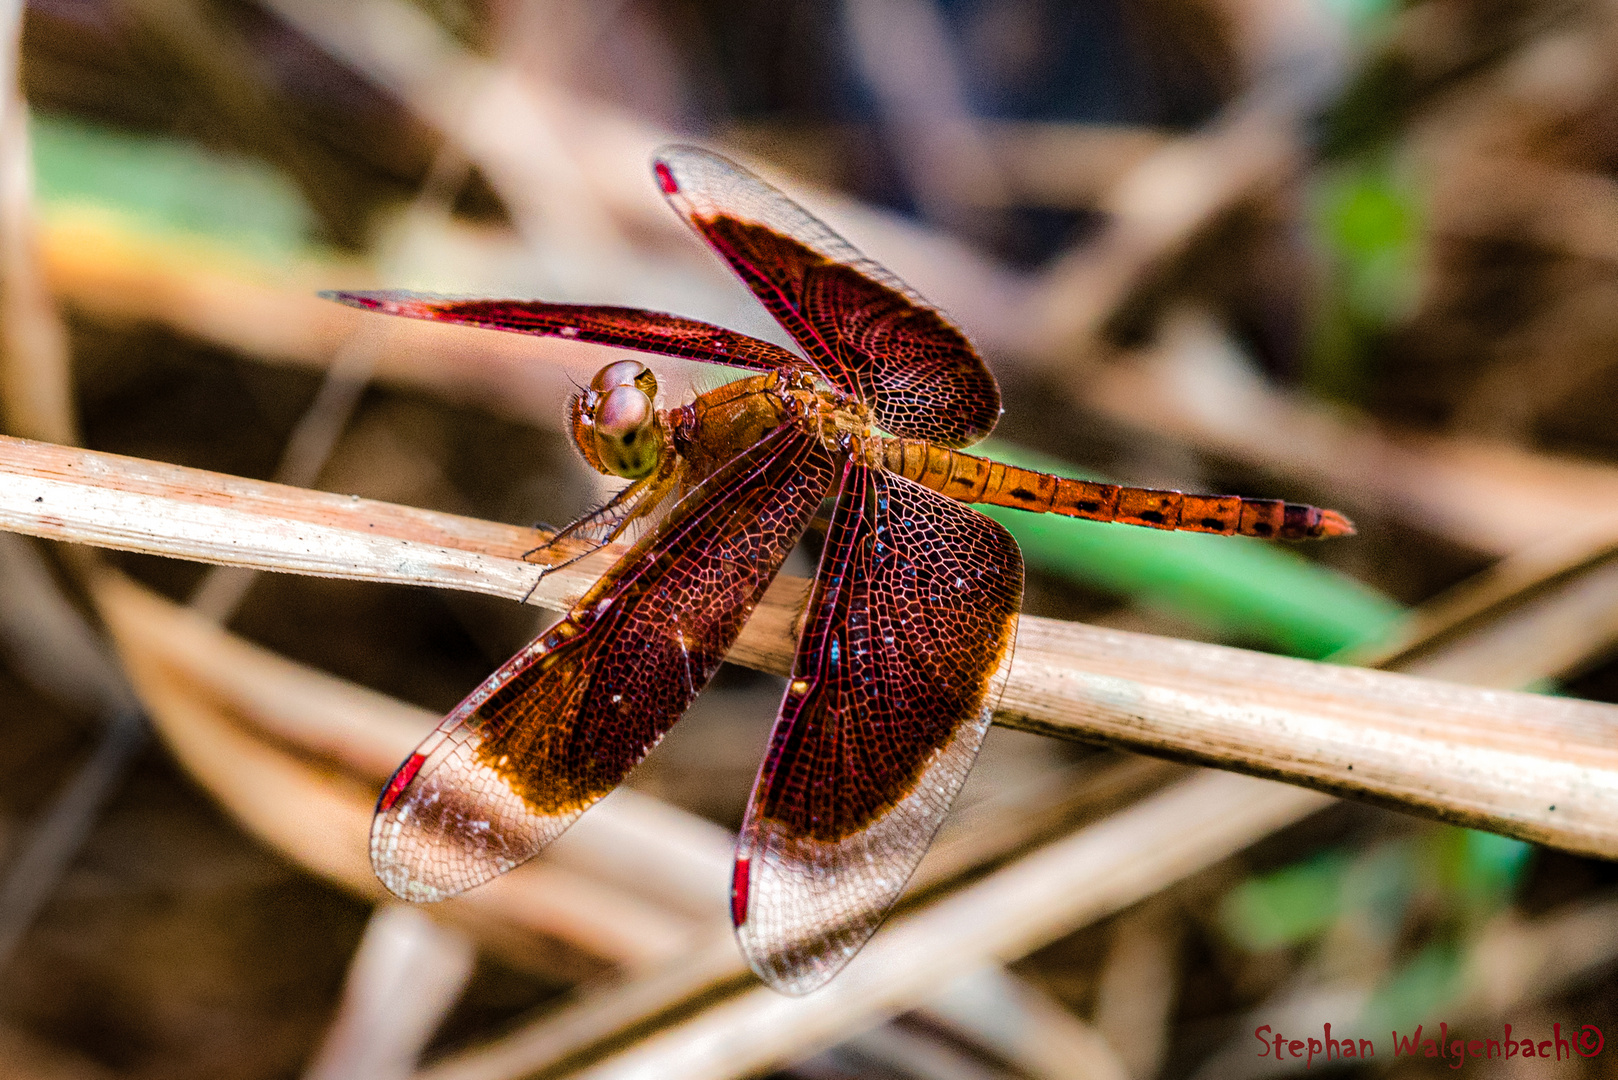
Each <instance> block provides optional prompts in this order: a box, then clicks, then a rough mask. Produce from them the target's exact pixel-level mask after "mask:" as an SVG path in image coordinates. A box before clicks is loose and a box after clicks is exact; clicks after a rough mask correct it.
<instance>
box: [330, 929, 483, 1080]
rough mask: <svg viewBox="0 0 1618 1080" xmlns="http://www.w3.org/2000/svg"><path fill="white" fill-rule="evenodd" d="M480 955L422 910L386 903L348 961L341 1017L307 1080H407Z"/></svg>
mask: <svg viewBox="0 0 1618 1080" xmlns="http://www.w3.org/2000/svg"><path fill="white" fill-rule="evenodd" d="M476 959H477V950H476V949H475V947H474V946H473V943H472V941H471V940H470V939H469V938H468V937H467V936H466V935H465V934H463V933H461V932H460V931H458V930H454V929H452V928H449V927H445V926H441V925H439V924H438V923H436V922H435V921H434V920H433V919H432V918H431V917H430V916H428V915H427V913H426V912H424V911H423V910H422V909H421V908H417V907H412V906H410V905H408V904H384V905H381V906H379V907H378V908H377V909H376V911H375V912H374V913H373V914H372V916H371V921H370V923H369V924H368V925H367V926H366V928H365V935H364V936H363V937H362V938H361V939H360V945H359V948H358V949H357V950H355V953H354V958H353V959H352V960H351V961H350V962H349V968H348V977H347V979H346V980H344V984H343V997H342V1000H341V1003H340V1004H339V1005H338V1007H337V1012H336V1018H335V1020H334V1021H333V1023H332V1025H331V1027H330V1028H328V1029H327V1031H326V1035H325V1038H324V1039H323V1040H322V1041H321V1045H320V1048H319V1049H318V1050H317V1051H316V1052H315V1054H314V1056H313V1058H312V1059H311V1060H310V1062H309V1065H308V1066H307V1068H306V1069H305V1070H304V1073H303V1080H403V1078H404V1077H408V1076H409V1075H410V1073H411V1072H412V1071H413V1070H414V1069H415V1067H416V1060H417V1059H418V1058H419V1057H420V1056H421V1052H422V1050H423V1049H424V1048H425V1047H426V1046H427V1043H428V1042H429V1041H430V1040H431V1039H432V1037H433V1032H435V1031H437V1030H438V1027H439V1025H440V1024H441V1023H442V1022H443V1020H444V1017H446V1016H447V1015H449V1011H450V1010H451V1009H453V1008H454V1007H455V1003H456V1002H457V1001H459V1000H460V998H461V995H462V994H463V993H464V992H465V990H466V984H467V981H468V980H470V979H471V977H472V968H473V964H474V963H475V961H476Z"/></svg>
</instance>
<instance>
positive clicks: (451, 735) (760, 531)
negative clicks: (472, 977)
mask: <svg viewBox="0 0 1618 1080" xmlns="http://www.w3.org/2000/svg"><path fill="white" fill-rule="evenodd" d="M834 473H835V464H834V463H833V461H832V459H831V457H830V456H829V454H828V453H827V451H826V450H825V449H823V448H822V447H821V445H820V443H819V442H818V440H815V439H813V438H812V437H810V436H809V435H807V434H805V433H804V432H803V431H802V430H801V429H799V428H797V427H796V426H795V425H787V426H783V427H781V428H777V429H776V430H775V431H774V432H772V433H771V434H769V435H767V436H765V437H764V438H763V439H762V440H760V441H759V442H758V443H757V444H755V445H754V446H753V447H752V448H751V449H749V450H747V451H744V452H743V453H741V454H738V455H737V456H736V457H734V458H732V459H731V460H730V461H729V462H728V463H726V465H724V466H723V467H722V468H720V469H719V470H718V471H716V472H715V473H714V474H713V475H711V476H710V477H708V479H706V480H705V481H703V482H702V483H701V484H700V485H698V486H697V487H696V488H695V489H694V490H693V491H692V492H691V493H690V494H689V495H687V496H686V497H685V498H684V499H682V500H681V501H680V503H679V504H678V505H677V506H676V507H675V508H674V509H673V510H672V511H671V512H670V514H669V516H668V517H667V518H666V519H665V520H664V521H663V522H662V523H661V524H660V525H659V526H658V527H657V528H656V529H655V530H653V531H652V532H650V533H648V534H647V535H646V536H645V537H643V538H642V539H641V541H640V542H639V543H637V544H636V545H635V546H634V547H633V548H632V549H630V551H629V552H628V553H627V554H626V555H625V556H624V557H623V558H622V559H621V560H619V562H618V563H617V564H615V565H614V566H613V568H612V569H611V570H610V571H608V572H607V574H606V575H605V576H604V577H602V579H601V580H600V581H598V582H597V583H596V584H595V586H593V587H592V588H591V590H590V591H589V592H588V593H587V594H586V595H585V596H584V597H583V599H581V600H580V601H579V603H578V604H577V605H576V606H575V607H574V608H573V610H572V611H570V612H569V613H568V614H567V616H566V617H565V618H564V619H562V621H561V622H559V623H557V624H556V625H555V626H553V627H551V629H550V630H548V631H546V633H545V634H543V635H542V636H540V637H539V638H538V639H537V640H535V641H534V642H533V643H532V644H530V645H529V646H528V647H527V648H526V649H524V650H523V651H522V652H520V653H518V654H517V655H516V656H514V657H512V658H511V659H510V660H509V661H507V662H506V664H505V665H504V666H503V667H501V668H500V670H499V671H497V672H495V673H494V674H493V675H492V676H490V677H489V679H488V680H487V681H486V682H484V684H483V685H482V686H480V687H478V688H477V689H476V690H475V691H473V692H472V694H471V695H470V696H468V697H467V699H466V700H465V701H464V702H462V703H461V705H460V706H459V707H458V708H456V710H455V711H454V712H452V713H450V715H449V716H448V717H447V718H445V720H444V722H443V723H442V724H441V725H439V728H438V730H437V731H435V732H434V733H433V734H432V735H430V736H429V737H428V738H427V740H426V741H425V742H423V743H422V745H421V746H420V747H419V748H418V749H417V751H416V752H415V753H414V754H412V755H411V756H410V758H409V759H407V760H406V761H405V763H404V765H402V766H401V767H400V769H399V771H398V772H397V773H396V774H395V775H394V778H393V780H392V781H391V782H390V783H389V784H388V787H387V789H386V790H385V791H384V792H383V795H382V798H381V800H380V801H379V803H378V806H377V814H376V818H375V820H374V822H373V823H372V827H371V862H372V865H373V867H374V868H375V870H376V874H377V877H379V878H380V879H381V880H382V882H383V884H384V885H386V886H387V887H388V889H389V890H390V891H392V892H393V893H394V894H395V895H397V896H399V897H401V898H403V899H406V900H437V899H441V898H443V897H446V896H452V895H454V894H455V893H458V892H461V891H463V890H465V889H469V888H471V887H472V886H474V885H477V884H479V883H481V882H483V881H486V880H488V879H489V878H491V877H494V876H496V875H497V874H501V873H504V872H505V871H507V870H509V869H511V868H512V867H513V866H516V865H517V864H518V863H521V862H523V861H525V860H527V859H528V858H531V857H532V856H533V855H534V854H535V853H536V852H538V851H539V850H540V848H542V847H544V846H545V845H546V844H547V843H549V842H550V841H551V840H553V839H555V838H556V837H557V836H558V835H560V834H561V832H562V831H563V830H564V829H566V828H567V826H568V825H570V824H571V823H572V822H573V820H574V819H575V818H577V817H578V816H579V814H581V813H583V812H584V811H585V810H586V809H587V808H588V807H589V806H591V805H592V804H593V803H594V802H595V801H596V800H598V799H600V798H601V797H602V796H603V795H605V794H607V792H609V791H611V790H612V789H613V788H614V787H616V786H617V785H618V782H619V781H620V780H622V779H623V777H624V775H625V774H626V773H628V771H629V770H630V769H631V768H632V767H633V766H634V765H635V764H636V763H637V762H639V761H640V759H641V758H642V757H644V756H645V754H646V752H647V751H648V750H650V749H651V748H652V747H653V746H654V745H656V743H657V742H658V740H660V739H661V738H662V737H663V735H664V733H665V732H667V731H668V729H669V727H670V726H672V725H673V723H674V721H675V720H677V719H679V717H680V715H681V714H682V713H684V712H685V710H686V707H687V706H689V705H690V703H691V701H692V699H693V698H695V697H696V696H697V693H698V692H699V691H700V690H701V689H702V688H703V686H705V685H706V684H707V682H708V680H709V678H710V677H711V676H712V675H713V673H714V671H715V669H717V668H718V666H719V662H720V660H722V659H723V658H724V656H725V653H726V652H727V651H728V650H729V648H730V645H731V643H732V642H734V641H735V639H736V635H737V634H738V633H739V632H740V631H741V628H742V624H743V623H745V622H746V621H747V617H748V616H749V615H750V614H751V613H752V610H753V606H754V604H756V603H757V601H758V598H759V597H760V596H761V595H762V594H763V592H764V589H765V587H766V586H768V584H769V583H770V580H771V579H772V578H774V577H775V573H776V571H777V570H778V569H780V566H781V561H782V559H784V558H785V557H786V555H787V552H788V551H790V550H791V548H792V546H793V544H794V543H796V542H797V539H798V537H799V535H800V534H801V533H802V532H803V529H804V526H805V525H806V524H807V522H808V520H809V516H810V514H811V513H813V511H814V510H815V508H816V507H817V506H818V505H819V504H820V500H821V499H822V498H823V497H824V495H825V493H826V491H827V490H828V489H829V488H830V486H831V483H832V481H833V479H834V478H835V477H834Z"/></svg>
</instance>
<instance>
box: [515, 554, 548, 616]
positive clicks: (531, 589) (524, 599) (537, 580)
mask: <svg viewBox="0 0 1618 1080" xmlns="http://www.w3.org/2000/svg"><path fill="white" fill-rule="evenodd" d="M535 550H538V549H537V548H536V549H535ZM550 572H551V568H550V567H548V566H541V567H540V568H539V574H538V575H537V576H536V577H535V578H534V583H533V584H532V585H530V586H528V591H527V592H525V593H523V594H522V602H523V603H524V604H526V603H528V601H530V600H532V599H533V598H534V593H535V591H536V590H538V589H539V583H540V582H541V581H544V580H545V575H546V574H548V573H550Z"/></svg>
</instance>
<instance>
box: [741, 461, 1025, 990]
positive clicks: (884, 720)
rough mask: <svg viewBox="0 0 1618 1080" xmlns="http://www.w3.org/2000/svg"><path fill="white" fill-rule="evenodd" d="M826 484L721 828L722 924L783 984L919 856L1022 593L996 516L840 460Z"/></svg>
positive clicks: (987, 695) (979, 733) (982, 725)
mask: <svg viewBox="0 0 1618 1080" xmlns="http://www.w3.org/2000/svg"><path fill="white" fill-rule="evenodd" d="M840 487H841V494H840V497H839V501H838V505H837V511H836V513H835V514H834V516H833V518H832V523H831V527H830V529H829V530H828V532H827V536H826V548H825V552H824V553H823V555H822V557H821V565H820V573H819V575H818V576H817V578H816V582H815V591H814V595H813V596H812V597H811V599H810V602H809V603H810V606H809V611H810V621H809V624H808V626H807V627H806V629H805V631H804V635H803V639H802V641H801V642H800V643H799V646H798V654H797V658H796V660H795V661H794V664H793V675H792V682H791V683H790V684H789V685H788V687H787V693H786V696H785V698H784V699H783V701H782V704H781V712H780V715H779V717H778V718H777V720H776V724H775V729H774V732H773V733H772V735H771V741H770V750H769V753H768V755H767V756H766V758H765V760H764V764H763V765H762V767H761V768H760V770H759V776H758V780H757V781H756V782H755V784H754V787H753V796H752V800H751V802H750V803H749V805H748V809H747V817H746V820H745V822H744V823H743V825H742V832H741V836H740V838H739V839H738V841H737V855H736V869H735V875H736V876H735V886H734V891H733V896H732V916H733V918H734V920H735V922H736V924H737V925H736V934H737V938H738V939H739V940H740V942H741V946H742V950H743V952H745V953H746V954H747V957H748V961H749V963H750V964H752V966H753V970H755V971H756V972H758V974H759V975H760V977H762V978H763V979H764V980H765V981H766V982H768V983H770V984H771V985H772V986H774V987H776V988H777V989H779V990H782V991H785V992H787V993H807V992H808V991H810V990H813V989H814V988H815V987H817V986H819V985H821V984H822V983H824V982H825V981H826V980H827V979H830V978H831V977H832V976H833V975H834V974H836V973H837V971H838V970H839V969H841V968H842V966H843V965H844V964H846V963H847V962H848V960H849V959H850V958H851V957H852V956H853V955H854V953H855V952H857V951H858V950H859V948H860V946H862V945H863V944H864V943H865V941H866V939H867V938H869V937H870V936H871V934H872V933H873V932H874V931H875V930H876V928H877V925H878V924H879V923H880V922H881V921H882V919H883V917H884V916H886V914H887V912H888V909H889V908H891V907H892V906H893V903H894V901H895V900H897V899H898V897H899V893H900V891H901V890H902V889H903V888H904V884H905V882H906V881H907V880H908V879H909V877H910V875H911V872H912V871H914V870H915V868H916V864H917V863H918V862H920V861H921V857H922V855H923V854H924V853H925V851H926V850H927V845H928V844H929V843H930V842H931V841H932V837H933V834H934V833H935V832H936V831H937V829H938V826H939V823H940V822H941V821H942V820H943V818H944V813H945V811H947V810H948V809H949V805H950V803H951V801H953V799H954V798H955V793H956V792H957V791H958V790H959V789H960V786H961V783H962V781H964V780H965V779H966V774H967V771H968V770H969V769H970V768H971V765H972V761H973V759H974V758H975V757H976V756H977V752H978V747H979V746H980V745H981V744H982V741H983V735H984V732H985V731H987V730H988V726H989V719H990V716H991V714H992V713H993V711H994V706H995V704H996V703H997V702H998V700H999V696H1000V690H1001V689H1002V687H1003V685H1004V680H1005V676H1006V672H1007V670H1008V668H1009V666H1010V663H1011V649H1012V642H1013V639H1014V637H1015V632H1016V620H1017V610H1018V607H1019V605H1020V604H1021V601H1022V580H1023V578H1022V555H1021V554H1020V553H1019V552H1018V550H1017V545H1016V542H1015V541H1013V540H1012V539H1011V535H1010V534H1009V533H1007V532H1006V530H1005V529H1004V528H1003V527H1001V526H1000V525H999V524H998V523H996V522H994V521H991V520H990V519H989V518H986V517H984V516H983V515H981V514H978V513H976V512H974V511H972V510H969V509H967V508H966V507H964V506H961V505H960V504H959V503H956V502H953V501H952V500H950V499H947V498H945V497H944V496H942V495H939V494H937V493H936V492H933V491H929V490H927V489H926V488H923V487H921V486H919V485H917V484H914V483H912V482H911V481H909V480H906V479H904V478H903V477H900V476H895V475H893V474H891V473H887V472H885V471H882V470H876V469H871V468H868V467H866V466H864V465H860V464H858V463H855V462H849V463H848V464H846V465H845V468H844V475H843V478H842V482H841V485H840Z"/></svg>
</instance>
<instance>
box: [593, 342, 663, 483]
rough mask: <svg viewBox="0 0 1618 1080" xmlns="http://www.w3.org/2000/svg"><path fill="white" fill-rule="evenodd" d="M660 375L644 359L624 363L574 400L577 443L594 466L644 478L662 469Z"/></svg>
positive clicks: (611, 366) (603, 373)
mask: <svg viewBox="0 0 1618 1080" xmlns="http://www.w3.org/2000/svg"><path fill="white" fill-rule="evenodd" d="M656 398H657V377H656V376H654V375H653V374H652V372H651V369H649V368H648V367H647V366H646V365H645V364H643V363H641V362H640V361H639V360H619V361H618V362H616V363H612V364H608V365H607V366H606V367H604V368H602V369H601V370H600V371H598V372H596V375H595V378H593V379H591V380H590V388H589V389H588V390H586V391H585V392H584V393H582V394H579V395H577V396H576V397H575V398H574V399H573V441H574V442H575V443H577V444H578V447H579V452H580V453H582V454H583V455H584V459H585V460H586V461H588V462H589V463H590V464H591V466H593V467H594V468H595V469H597V470H598V471H600V472H604V473H607V474H608V475H610V476H622V477H624V478H626V479H629V480H639V479H640V478H641V477H643V476H646V475H648V474H650V473H651V472H652V470H653V469H656V468H657V463H658V460H659V459H660V458H661V457H662V454H663V446H664V439H663V429H662V425H661V424H660V423H659V421H658V417H657V408H656V406H655V401H656Z"/></svg>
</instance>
